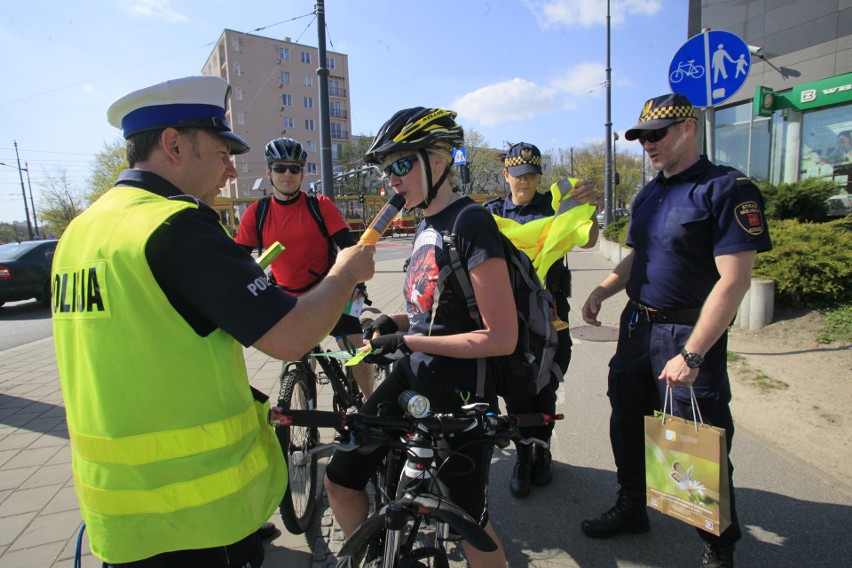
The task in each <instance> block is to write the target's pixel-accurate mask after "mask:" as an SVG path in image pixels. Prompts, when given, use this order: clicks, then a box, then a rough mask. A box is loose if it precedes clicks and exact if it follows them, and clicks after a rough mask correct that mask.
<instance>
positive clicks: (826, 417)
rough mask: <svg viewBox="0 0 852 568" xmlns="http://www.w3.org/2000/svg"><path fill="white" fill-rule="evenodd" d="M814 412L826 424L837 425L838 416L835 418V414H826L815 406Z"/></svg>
mask: <svg viewBox="0 0 852 568" xmlns="http://www.w3.org/2000/svg"><path fill="white" fill-rule="evenodd" d="M814 411H815V412H816V413H817V415H819V417H820V418H822V419H823V420H825V421H826V422H829V423H831V424H837V416H835V415H834V414H831V413H830V412H826V411H825V410H823V409H822V408H820V407H819V406H817V405H814Z"/></svg>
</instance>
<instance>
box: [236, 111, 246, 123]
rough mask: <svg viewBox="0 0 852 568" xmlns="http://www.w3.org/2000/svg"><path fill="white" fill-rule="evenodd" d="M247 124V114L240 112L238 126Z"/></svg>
mask: <svg viewBox="0 0 852 568" xmlns="http://www.w3.org/2000/svg"><path fill="white" fill-rule="evenodd" d="M245 123H246V113H244V112H242V111H240V112H238V113H237V124H245Z"/></svg>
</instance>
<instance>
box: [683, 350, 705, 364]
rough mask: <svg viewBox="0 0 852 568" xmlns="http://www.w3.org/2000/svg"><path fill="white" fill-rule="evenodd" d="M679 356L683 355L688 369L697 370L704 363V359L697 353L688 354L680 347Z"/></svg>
mask: <svg viewBox="0 0 852 568" xmlns="http://www.w3.org/2000/svg"><path fill="white" fill-rule="evenodd" d="M680 354H681V355H683V358H684V360H685V361H686V366H687V367H689V368H690V369H697V368H698V367H700V366H701V365H702V364H703V363H704V357H702V356H701V355H699V354H698V353H690V352H689V351H687V350H686V347H681V349H680Z"/></svg>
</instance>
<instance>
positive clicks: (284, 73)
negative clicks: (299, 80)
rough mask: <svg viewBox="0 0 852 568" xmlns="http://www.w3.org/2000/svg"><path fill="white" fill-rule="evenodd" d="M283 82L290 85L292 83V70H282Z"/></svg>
mask: <svg viewBox="0 0 852 568" xmlns="http://www.w3.org/2000/svg"><path fill="white" fill-rule="evenodd" d="M281 84H282V85H289V84H290V72H289V71H282V72H281Z"/></svg>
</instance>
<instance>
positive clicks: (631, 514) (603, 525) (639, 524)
mask: <svg viewBox="0 0 852 568" xmlns="http://www.w3.org/2000/svg"><path fill="white" fill-rule="evenodd" d="M580 529H581V530H582V531H583V533H584V534H585V535H586V536H587V537H589V538H609V537H611V536H615V535H617V534H621V533H625V532H630V533H644V532H648V531H649V530H650V529H651V525H650V523H649V522H648V511H647V509H646V508H645V494H644V493H628V492H626V491H619V492H618V501H616V502H615V506H614V507H613V508H612V509H610V510H609V511H607V512H606V513H601V514H600V515H597V516H594V517H589V518H588V519H586V520H585V521H583V522H582V524H581V525H580Z"/></svg>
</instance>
